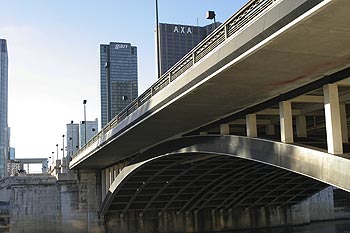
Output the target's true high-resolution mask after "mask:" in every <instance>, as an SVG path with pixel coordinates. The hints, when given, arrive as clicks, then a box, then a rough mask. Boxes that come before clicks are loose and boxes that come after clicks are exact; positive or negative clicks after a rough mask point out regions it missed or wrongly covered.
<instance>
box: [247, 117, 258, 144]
mask: <svg viewBox="0 0 350 233" xmlns="http://www.w3.org/2000/svg"><path fill="white" fill-rule="evenodd" d="M246 122H247V123H246V127H247V136H248V137H253V138H256V137H257V136H258V129H257V126H256V114H248V115H247V116H246Z"/></svg>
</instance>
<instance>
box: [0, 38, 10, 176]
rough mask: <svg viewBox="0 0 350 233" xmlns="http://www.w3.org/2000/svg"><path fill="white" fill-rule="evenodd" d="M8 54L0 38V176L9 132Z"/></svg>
mask: <svg viewBox="0 0 350 233" xmlns="http://www.w3.org/2000/svg"><path fill="white" fill-rule="evenodd" d="M7 102H8V56H7V43H6V40H4V39H0V178H3V177H5V176H7V168H6V167H7V157H8V150H9V132H8V125H7Z"/></svg>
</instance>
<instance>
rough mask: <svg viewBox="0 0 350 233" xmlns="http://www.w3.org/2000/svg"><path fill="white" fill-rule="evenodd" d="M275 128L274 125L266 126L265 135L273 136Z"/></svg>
mask: <svg viewBox="0 0 350 233" xmlns="http://www.w3.org/2000/svg"><path fill="white" fill-rule="evenodd" d="M275 134H276V132H275V126H274V125H266V135H275Z"/></svg>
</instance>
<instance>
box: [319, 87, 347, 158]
mask: <svg viewBox="0 0 350 233" xmlns="http://www.w3.org/2000/svg"><path fill="white" fill-rule="evenodd" d="M323 93H324V111H325V116H326V131H327V146H328V153H330V154H343V143H342V132H341V130H342V129H341V123H340V122H341V120H340V109H339V95H338V86H337V84H327V85H325V86H323Z"/></svg>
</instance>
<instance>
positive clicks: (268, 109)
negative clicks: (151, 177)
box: [256, 102, 323, 116]
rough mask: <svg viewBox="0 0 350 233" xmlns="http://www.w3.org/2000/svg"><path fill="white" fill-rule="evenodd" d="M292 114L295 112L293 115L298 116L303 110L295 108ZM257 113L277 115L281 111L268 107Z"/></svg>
mask: <svg viewBox="0 0 350 233" xmlns="http://www.w3.org/2000/svg"><path fill="white" fill-rule="evenodd" d="M322 103H323V102H322ZM292 114H293V116H297V115H300V114H301V111H300V110H299V109H293V110H292ZM256 115H276V116H279V115H280V111H279V109H274V108H267V109H264V110H262V111H260V112H257V113H256Z"/></svg>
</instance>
